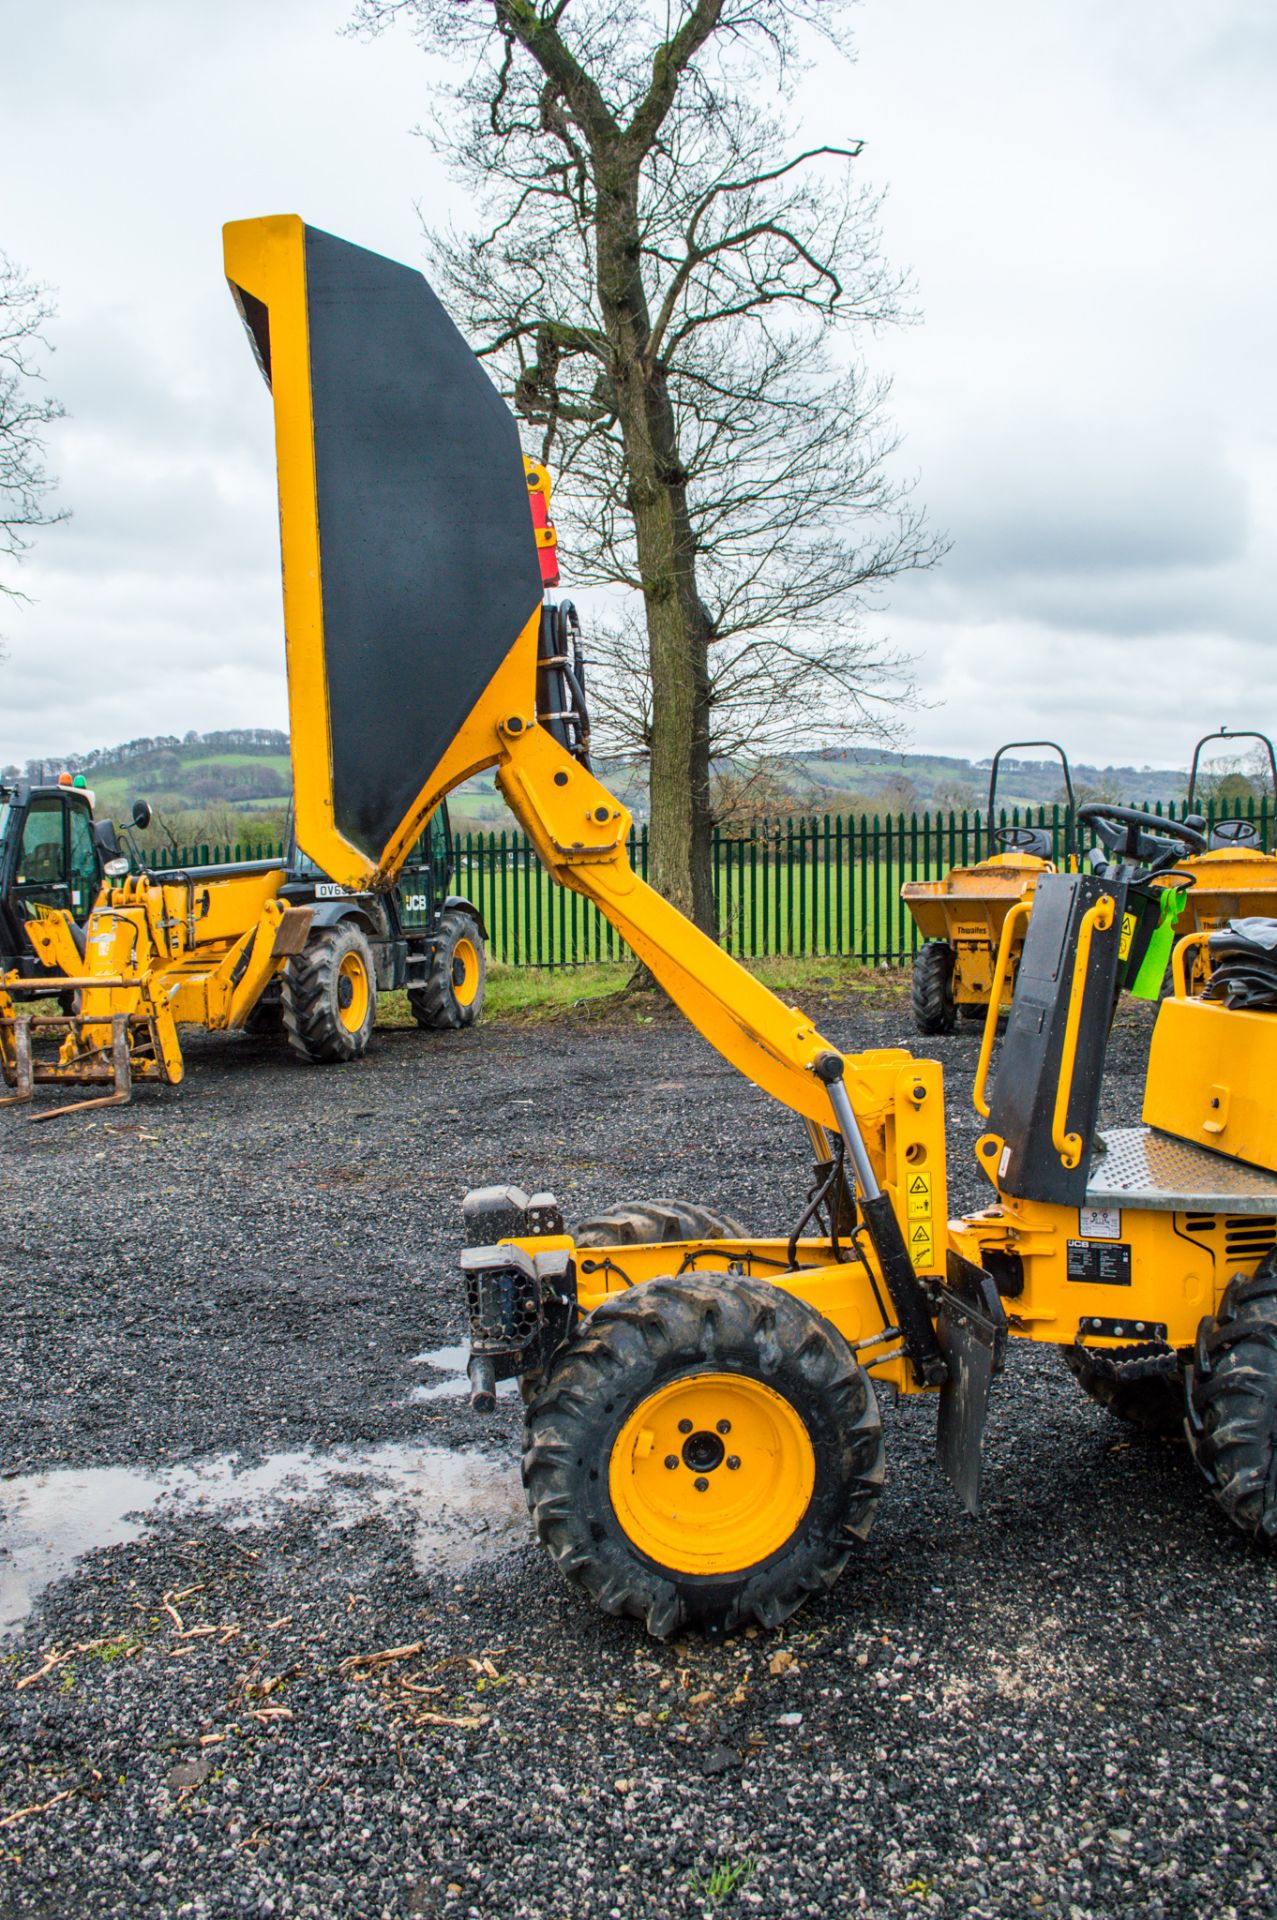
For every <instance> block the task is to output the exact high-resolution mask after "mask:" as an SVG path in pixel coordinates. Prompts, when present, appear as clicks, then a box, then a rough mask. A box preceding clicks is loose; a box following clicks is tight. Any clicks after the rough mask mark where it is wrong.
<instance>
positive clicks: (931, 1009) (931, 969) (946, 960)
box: [909, 940, 958, 1034]
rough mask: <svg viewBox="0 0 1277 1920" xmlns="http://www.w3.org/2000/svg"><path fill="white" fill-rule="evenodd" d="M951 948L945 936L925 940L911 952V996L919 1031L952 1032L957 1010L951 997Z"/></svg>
mask: <svg viewBox="0 0 1277 1920" xmlns="http://www.w3.org/2000/svg"><path fill="white" fill-rule="evenodd" d="M953 960H954V954H953V948H952V947H951V946H950V945H949V942H948V941H947V940H927V941H924V942H923V944H922V946H920V947H919V948H918V951H917V953H915V954H914V956H913V979H912V983H911V986H910V994H909V997H910V1000H911V1001H912V1003H913V1024H914V1026H915V1027H916V1029H917V1031H918V1032H919V1033H926V1034H934V1033H952V1032H953V1030H954V1027H955V1026H956V1025H957V1020H958V1010H957V1007H956V1006H955V1004H954V998H953Z"/></svg>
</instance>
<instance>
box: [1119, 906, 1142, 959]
mask: <svg viewBox="0 0 1277 1920" xmlns="http://www.w3.org/2000/svg"><path fill="white" fill-rule="evenodd" d="M1136 924H1137V923H1136V918H1135V915H1134V914H1133V913H1124V914H1123V915H1122V941H1121V945H1120V946H1119V947H1118V950H1117V957H1118V959H1119V960H1125V959H1126V957H1127V955H1128V954H1129V953H1130V951H1131V942H1132V940H1133V939H1134V938H1135V928H1136Z"/></svg>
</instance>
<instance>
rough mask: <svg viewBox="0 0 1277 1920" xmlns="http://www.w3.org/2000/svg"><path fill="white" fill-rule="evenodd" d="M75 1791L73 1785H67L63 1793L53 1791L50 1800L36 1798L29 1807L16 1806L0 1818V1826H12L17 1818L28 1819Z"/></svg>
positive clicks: (66, 1798)
mask: <svg viewBox="0 0 1277 1920" xmlns="http://www.w3.org/2000/svg"><path fill="white" fill-rule="evenodd" d="M75 1791H76V1789H75V1788H74V1787H68V1788H67V1789H66V1791H65V1792H63V1793H55V1794H54V1796H53V1798H52V1799H51V1800H38V1801H37V1802H36V1803H35V1804H34V1805H33V1806H30V1807H16V1808H15V1809H14V1811H13V1812H12V1813H6V1814H5V1815H4V1816H3V1818H0V1827H12V1826H13V1825H15V1824H16V1822H17V1821H19V1820H26V1819H29V1818H30V1816H31V1815H32V1814H33V1813H47V1812H48V1811H49V1808H50V1807H56V1806H57V1804H58V1802H59V1800H69V1799H70V1798H71V1795H72V1794H73V1793H74V1792H75Z"/></svg>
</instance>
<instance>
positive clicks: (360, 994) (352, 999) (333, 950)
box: [280, 920, 377, 1066]
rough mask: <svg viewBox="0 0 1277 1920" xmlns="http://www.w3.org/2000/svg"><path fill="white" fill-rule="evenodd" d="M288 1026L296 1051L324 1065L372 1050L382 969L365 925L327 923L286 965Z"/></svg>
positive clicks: (283, 983) (284, 990)
mask: <svg viewBox="0 0 1277 1920" xmlns="http://www.w3.org/2000/svg"><path fill="white" fill-rule="evenodd" d="M280 1001H281V1004H282V1006H283V1010H284V1028H285V1031H286V1032H287V1034H288V1044H289V1046H290V1047H292V1048H293V1050H294V1052H296V1053H300V1054H302V1055H303V1056H304V1057H305V1058H306V1059H307V1060H314V1061H317V1062H319V1063H320V1064H321V1065H325V1066H328V1065H340V1064H341V1063H342V1062H343V1061H346V1060H358V1059H359V1058H360V1057H361V1055H363V1054H365V1053H367V1051H368V1042H369V1040H370V1039H371V1038H372V1030H373V1026H374V1023H375V1022H376V1018H377V974H376V968H375V966H374V963H373V957H372V948H371V947H370V946H369V944H368V936H367V934H366V933H365V932H364V931H363V929H362V927H359V926H357V925H356V924H355V922H354V921H353V920H343V921H342V922H341V923H340V925H338V926H335V927H321V928H320V930H319V932H318V933H313V934H312V935H311V937H310V939H309V940H308V941H307V942H306V945H305V947H304V948H303V950H302V951H301V953H299V954H296V955H295V956H294V958H293V959H291V960H290V961H289V963H288V965H287V966H286V967H285V969H284V973H283V978H282V981H281V984H280Z"/></svg>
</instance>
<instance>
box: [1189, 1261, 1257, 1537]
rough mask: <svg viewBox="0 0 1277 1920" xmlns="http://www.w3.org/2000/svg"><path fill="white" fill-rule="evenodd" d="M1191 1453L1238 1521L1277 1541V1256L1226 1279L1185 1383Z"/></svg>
mask: <svg viewBox="0 0 1277 1920" xmlns="http://www.w3.org/2000/svg"><path fill="white" fill-rule="evenodd" d="M1188 1404H1189V1423H1188V1437H1189V1441H1190V1443H1191V1445H1192V1449H1193V1457H1194V1459H1195V1460H1196V1462H1197V1464H1198V1466H1199V1467H1200V1468H1201V1470H1202V1472H1203V1473H1204V1474H1205V1476H1206V1479H1207V1480H1208V1481H1209V1482H1210V1487H1211V1491H1212V1492H1213V1493H1214V1495H1215V1498H1216V1499H1217V1500H1218V1502H1219V1504H1220V1506H1221V1507H1222V1508H1223V1509H1224V1512H1225V1513H1226V1514H1227V1515H1228V1517H1229V1519H1230V1520H1231V1521H1232V1523H1233V1525H1234V1526H1235V1527H1239V1528H1240V1529H1241V1531H1242V1532H1243V1533H1247V1534H1250V1535H1251V1536H1252V1538H1254V1539H1257V1540H1262V1541H1264V1542H1265V1543H1267V1544H1268V1545H1272V1544H1274V1543H1275V1542H1277V1256H1273V1255H1270V1256H1269V1257H1268V1259H1267V1260H1264V1261H1263V1262H1261V1264H1260V1266H1259V1268H1258V1271H1257V1272H1256V1273H1255V1274H1254V1275H1253V1276H1248V1275H1245V1274H1238V1275H1237V1276H1236V1277H1235V1278H1234V1279H1232V1280H1230V1281H1229V1283H1228V1288H1227V1290H1226V1292H1225V1294H1224V1297H1223V1299H1222V1300H1221V1301H1220V1304H1219V1313H1218V1315H1214V1316H1211V1317H1210V1318H1208V1319H1206V1320H1203V1321H1202V1324H1201V1327H1200V1329H1199V1331H1198V1335H1197V1347H1196V1350H1195V1353H1194V1356H1193V1365H1192V1368H1191V1371H1190V1374H1189V1384H1188Z"/></svg>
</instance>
